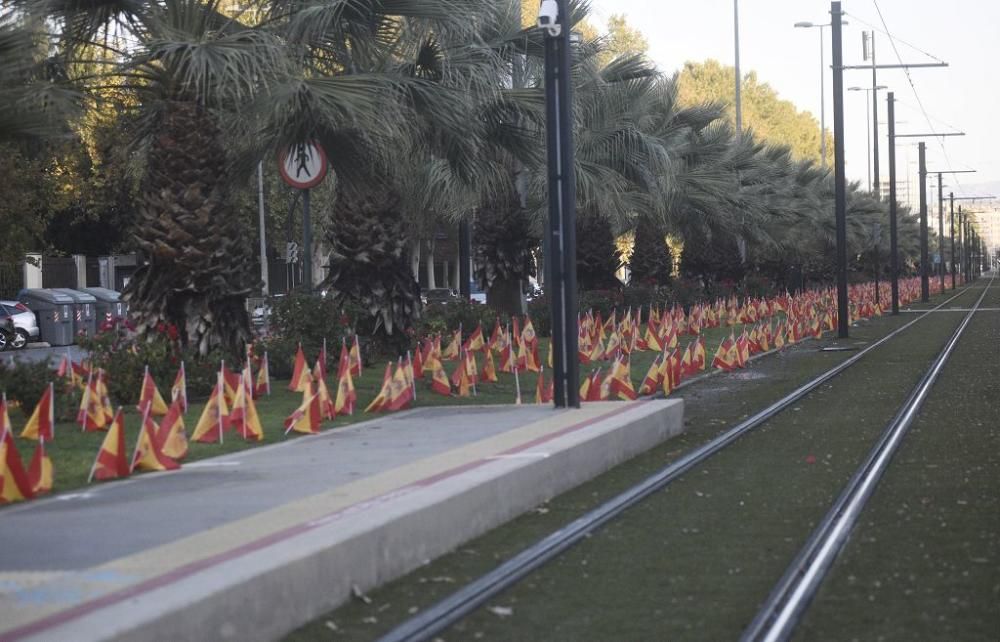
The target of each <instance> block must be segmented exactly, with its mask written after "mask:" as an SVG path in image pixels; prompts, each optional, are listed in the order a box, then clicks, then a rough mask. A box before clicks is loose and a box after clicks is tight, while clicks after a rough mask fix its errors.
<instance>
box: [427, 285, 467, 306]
mask: <svg viewBox="0 0 1000 642" xmlns="http://www.w3.org/2000/svg"><path fill="white" fill-rule="evenodd" d="M420 299H421V300H422V301H423V303H424V305H428V304H431V303H455V302H456V301H458V294H456V293H455V291H454V290H452V289H450V288H434V289H431V290H424V293H423V294H421V295H420Z"/></svg>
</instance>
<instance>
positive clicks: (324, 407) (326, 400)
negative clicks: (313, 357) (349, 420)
mask: <svg viewBox="0 0 1000 642" xmlns="http://www.w3.org/2000/svg"><path fill="white" fill-rule="evenodd" d="M321 370H322V369H321V368H320V364H319V362H318V361H317V362H316V366H315V367H314V368H313V384H314V388H313V389H314V391H315V392H316V394H317V395H318V396H319V408H320V413H321V414H322V415H323V418H324V419H330V420H333V419H336V418H337V410H336V408H335V407H334V405H333V398H331V397H330V391H329V390H328V389H327V387H326V380H325V378H324V377H323V373H322V371H321Z"/></svg>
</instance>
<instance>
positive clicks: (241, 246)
mask: <svg viewBox="0 0 1000 642" xmlns="http://www.w3.org/2000/svg"><path fill="white" fill-rule="evenodd" d="M18 6H19V7H20V8H21V9H22V10H23V11H25V12H26V13H28V14H30V15H46V16H48V17H49V19H50V20H52V21H53V23H54V24H56V25H58V29H57V32H56V35H55V40H56V42H55V43H54V44H55V45H56V46H57V47H58V50H59V52H60V55H61V57H62V58H63V60H64V61H65V66H66V68H68V69H70V68H75V69H83V70H84V71H81V72H79V73H78V74H77V75H76V77H75V78H73V79H74V80H76V81H77V82H78V83H79V85H80V86H82V87H84V88H85V89H87V90H89V91H90V92H91V94H93V93H95V92H97V91H99V90H104V89H107V87H109V86H114V87H115V88H116V90H117V91H118V93H119V96H120V97H121V98H122V100H123V102H125V103H126V104H128V105H130V106H131V107H132V108H133V109H135V110H137V111H139V112H140V113H141V115H142V124H143V125H144V127H143V128H142V132H143V136H142V137H141V141H140V143H141V144H140V145H139V146H138V148H139V149H142V150H145V159H146V163H145V167H146V170H145V177H144V180H143V183H142V186H143V187H142V194H141V198H140V202H141V206H140V212H139V219H140V220H139V221H138V224H137V225H136V236H137V241H138V243H139V245H140V247H142V249H143V250H144V252H145V254H146V258H147V260H148V263H147V264H146V265H145V266H144V267H143V268H142V269H141V270H140V271H139V272H138V273H137V274H136V276H135V277H134V278H133V280H132V282H131V283H130V286H129V288H128V291H127V292H126V297H127V298H128V299H129V300H130V303H131V309H132V311H133V313H134V314H135V315H136V316H137V317H138V319H139V328H138V329H139V331H140V332H144V331H148V330H150V329H151V328H154V327H156V326H157V325H158V324H159V323H161V322H167V323H172V324H174V325H176V326H177V327H178V328H180V330H181V336H182V338H183V339H184V340H185V341H186V342H187V343H188V344H189V345H193V346H196V347H197V349H198V350H199V351H200V352H202V353H205V352H207V351H208V350H210V349H211V348H213V347H215V346H221V347H224V348H228V349H231V350H236V349H237V348H238V347H239V345H240V344H241V343H242V342H243V341H244V340H245V339H247V338H248V336H249V324H248V317H247V314H246V311H245V307H244V300H245V297H246V295H247V294H248V293H249V292H250V291H251V290H252V289H254V287H255V285H256V279H255V278H254V277H253V274H254V269H253V265H252V259H251V256H252V255H251V253H250V251H249V246H248V245H247V244H246V243H245V242H244V241H243V240H242V237H241V235H240V233H239V230H238V229H237V227H236V225H235V223H234V220H235V219H234V217H232V216H231V215H230V213H229V212H228V211H227V208H228V200H227V193H228V189H229V186H230V185H231V184H232V183H233V182H235V181H238V180H239V179H240V178H241V177H242V175H243V174H245V173H246V171H247V169H248V168H249V167H252V166H253V165H254V164H255V161H256V159H257V158H260V157H261V156H262V155H265V154H270V153H273V152H274V150H276V149H278V148H280V147H282V146H283V145H287V144H289V143H292V142H299V141H302V140H307V139H317V140H319V141H320V142H322V143H323V144H324V145H325V147H326V148H327V149H329V150H335V151H336V153H333V154H330V157H331V159H332V165H333V167H334V168H335V170H337V173H338V176H339V178H340V179H341V180H350V181H352V183H353V184H354V187H358V184H359V183H360V182H361V181H365V180H367V181H368V185H369V187H371V188H380V187H381V184H380V183H378V182H377V181H378V179H377V178H376V177H379V176H381V175H382V172H380V171H379V170H380V169H382V168H385V167H387V166H389V164H390V163H389V162H387V161H388V157H389V154H390V153H391V150H393V149H395V148H396V147H397V145H396V143H398V141H399V140H400V139H401V138H403V137H404V136H403V135H401V134H405V132H406V131H407V130H408V129H409V127H408V125H407V123H408V122H409V119H408V118H407V117H406V116H407V115H408V114H410V113H412V112H413V110H414V109H415V106H419V107H420V108H421V110H422V112H423V113H425V114H428V113H432V114H435V117H436V118H437V119H438V121H447V119H448V114H449V113H450V112H451V109H452V107H453V105H451V104H448V103H447V102H446V100H445V97H444V95H443V93H442V92H440V91H439V90H438V88H437V87H436V86H435V84H434V83H433V82H431V81H429V80H426V79H423V78H419V77H417V76H416V75H414V74H410V75H407V74H406V73H404V72H403V71H402V70H401V69H400V68H399V67H400V66H399V65H398V64H395V63H396V58H395V56H396V54H398V53H399V51H398V49H396V47H398V45H399V44H400V43H407V44H409V43H412V42H414V41H417V40H419V39H418V37H417V36H418V34H421V33H425V34H426V33H429V32H430V29H431V27H430V24H431V23H432V22H433V23H435V25H436V29H437V31H438V32H440V33H452V32H456V31H458V30H460V29H461V28H462V27H461V25H462V24H463V23H462V20H461V16H456V15H455V13H454V9H455V7H454V6H453V3H451V2H449V1H448V0H411V1H409V2H392V3H385V2H379V1H376V0H369V1H363V0H334V1H332V2H322V3H320V2H315V3H309V2H307V3H299V2H295V3H292V2H281V1H274V2H260V3H258V4H252V3H251V4H249V5H247V6H246V7H244V8H243V9H239V10H231V7H230V5H228V4H226V3H223V2H220V1H219V0H164V1H163V2H156V3H146V2H139V3H120V2H115V1H113V0H96V1H95V2H88V3H76V2H73V1H72V0H66V1H64V0H22V2H20V3H19V4H18ZM80 61H84V62H85V63H88V64H86V65H81V64H80ZM239 138H242V139H243V140H245V141H250V143H249V144H244V145H242V146H237V149H236V150H235V152H233V153H228V152H227V150H226V147H225V145H224V142H227V141H230V142H231V141H233V140H234V139H239ZM362 191H363V190H362Z"/></svg>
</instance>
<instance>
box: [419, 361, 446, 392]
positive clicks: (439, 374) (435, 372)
mask: <svg viewBox="0 0 1000 642" xmlns="http://www.w3.org/2000/svg"><path fill="white" fill-rule="evenodd" d="M424 367H425V368H427V367H429V368H430V370H431V392H436V393H437V394H439V395H442V396H445V397H450V396H451V382H450V381H449V380H448V375H447V373H445V371H444V366H442V365H441V362H440V361H438V360H437V358H435V357H431V358H430V359H428V360H427V361H426V362H425V363H424Z"/></svg>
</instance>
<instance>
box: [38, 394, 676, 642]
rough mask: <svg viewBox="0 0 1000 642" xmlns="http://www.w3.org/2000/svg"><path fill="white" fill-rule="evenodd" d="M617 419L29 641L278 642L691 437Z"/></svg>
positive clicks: (487, 461)
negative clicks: (652, 451)
mask: <svg viewBox="0 0 1000 642" xmlns="http://www.w3.org/2000/svg"><path fill="white" fill-rule="evenodd" d="M606 405H607V406H608V408H609V409H610V408H615V407H619V408H621V411H620V412H614V414H612V415H610V416H608V415H604V416H601V417H597V418H595V420H593V421H584V422H582V423H581V424H579V425H574V426H571V427H570V428H567V429H564V430H561V431H559V432H557V433H554V434H553V435H550V436H548V437H544V438H540V439H535V440H533V441H528V442H526V443H522V444H520V445H518V446H516V447H514V448H511V449H509V450H508V451H505V452H502V453H499V454H497V455H494V456H490V457H486V458H483V459H479V460H474V461H470V462H468V463H465V464H462V465H459V466H457V467H456V468H454V469H452V470H450V471H444V472H441V473H440V474H437V475H434V476H433V477H430V478H427V479H425V480H421V481H420V482H417V483H413V484H409V485H407V486H404V487H402V488H399V489H396V490H395V491H393V492H390V493H388V494H386V495H384V496H381V497H378V498H375V499H373V500H370V501H369V502H363V504H365V505H361V506H351V507H349V508H348V509H346V510H344V511H341V513H339V514H335V515H331V516H328V517H326V518H323V519H320V520H314V521H313V522H310V523H309V524H307V525H305V526H306V527H305V528H303V529H301V531H300V532H295V533H292V534H290V535H289V536H287V537H281V538H278V539H276V540H275V541H266V542H263V543H262V544H260V545H259V546H255V547H253V550H252V551H251V552H250V553H249V554H240V555H234V556H232V557H231V558H229V559H225V560H222V561H221V562H219V563H214V564H212V565H209V566H207V567H206V568H203V569H199V570H197V572H193V573H189V574H186V575H183V576H181V577H179V578H178V579H176V580H174V579H169V578H168V579H166V580H165V581H164V582H163V583H162V585H160V586H156V587H154V588H152V589H150V590H146V591H143V592H141V593H138V594H136V595H134V596H127V597H125V598H124V599H122V596H119V599H117V600H115V601H114V602H113V603H110V604H108V605H107V606H102V607H101V608H97V609H93V610H91V611H90V612H89V613H87V614H84V615H80V616H79V617H74V618H73V619H72V620H67V621H66V622H64V623H61V624H57V625H55V626H53V627H49V628H46V629H45V630H44V631H43V630H39V631H37V632H36V633H35V635H34V636H33V637H30V638H26V639H38V640H41V639H45V640H74V641H75V640H96V639H101V640H105V639H113V640H140V639H141V640H177V639H222V640H271V639H275V638H278V637H280V636H282V635H284V634H286V633H288V632H290V631H292V630H294V629H295V628H297V627H298V626H301V625H302V624H304V623H306V622H308V621H310V620H312V619H315V618H316V617H318V616H320V615H322V614H323V613H325V612H327V611H328V610H330V609H332V608H335V607H336V606H338V605H340V604H342V603H344V602H345V601H347V600H348V599H349V598H350V596H351V591H352V587H354V586H357V587H359V588H360V589H361V590H369V589H371V588H373V587H375V586H378V585H380V584H383V583H385V582H387V581H390V580H392V579H394V578H396V577H399V576H401V575H403V574H405V573H407V572H409V571H411V570H413V569H415V568H418V567H419V566H421V565H422V564H424V563H426V562H427V561H429V560H431V559H433V558H435V557H438V556H440V555H442V554H444V553H447V552H449V551H451V550H453V549H454V548H455V547H457V546H459V545H460V544H462V543H464V542H466V541H468V540H470V539H472V538H474V537H476V536H478V535H480V534H482V533H484V532H486V531H488V530H490V529H492V528H495V527H496V526H498V525H500V524H502V523H504V522H506V521H508V520H510V519H512V518H514V517H516V516H517V515H519V514H521V513H523V512H524V511H526V510H528V509H529V508H531V507H533V506H536V505H537V504H539V503H541V502H544V501H546V500H547V499H550V498H551V497H553V496H555V495H557V494H559V493H562V492H564V491H566V490H568V489H570V488H573V487H575V486H577V485H579V484H581V483H583V482H584V481H587V480H589V479H591V478H593V477H594V476H596V475H598V474H600V473H602V472H604V471H606V470H607V469H609V468H611V467H613V466H615V465H617V464H619V463H621V462H623V461H625V460H626V459H629V458H631V457H633V456H635V455H637V454H639V453H641V452H644V451H646V450H648V449H649V448H651V447H653V446H655V445H657V444H658V443H660V442H662V441H664V440H666V439H668V438H670V437H672V436H675V435H677V434H679V433H681V432H682V431H683V401H682V400H660V401H642V402H637V403H632V404H627V405H626V404H620V403H613V402H612V403H608V404H606Z"/></svg>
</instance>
